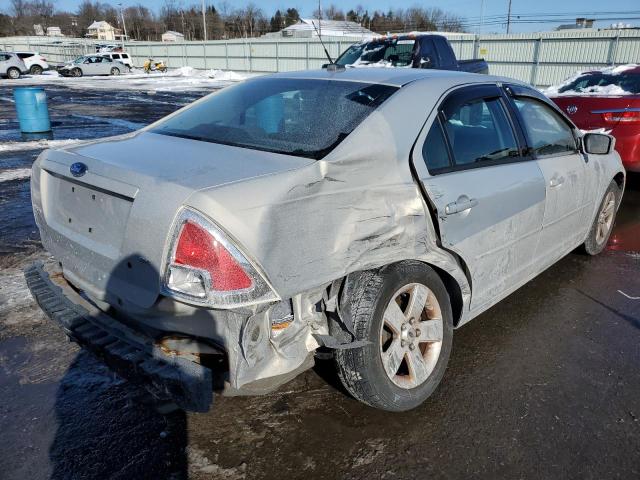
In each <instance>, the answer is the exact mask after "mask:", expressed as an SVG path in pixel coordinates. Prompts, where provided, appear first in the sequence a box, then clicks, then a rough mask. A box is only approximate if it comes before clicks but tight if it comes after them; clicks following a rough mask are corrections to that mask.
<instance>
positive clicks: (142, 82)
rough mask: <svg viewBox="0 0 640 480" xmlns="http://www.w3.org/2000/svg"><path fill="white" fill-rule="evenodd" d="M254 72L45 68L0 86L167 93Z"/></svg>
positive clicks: (225, 82)
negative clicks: (91, 72)
mask: <svg viewBox="0 0 640 480" xmlns="http://www.w3.org/2000/svg"><path fill="white" fill-rule="evenodd" d="M253 75H255V74H242V75H241V74H239V73H236V72H233V71H227V70H206V71H204V70H196V69H195V68H192V67H181V68H176V69H173V70H169V71H167V72H166V73H161V72H152V73H144V72H143V71H142V69H139V68H134V69H133V70H132V71H131V73H126V74H122V75H118V76H91V77H79V78H76V77H63V76H62V75H59V74H58V72H56V71H47V72H44V73H43V74H42V75H24V76H23V77H21V78H19V79H17V80H9V79H7V80H4V81H3V82H2V84H3V85H7V86H16V87H18V86H23V85H39V84H52V83H53V84H57V85H64V86H66V87H69V88H82V89H102V90H120V91H121V90H138V91H147V92H168V91H181V90H195V89H210V88H222V87H225V86H227V85H230V84H232V83H235V82H240V81H242V80H244V79H245V78H247V77H249V76H253Z"/></svg>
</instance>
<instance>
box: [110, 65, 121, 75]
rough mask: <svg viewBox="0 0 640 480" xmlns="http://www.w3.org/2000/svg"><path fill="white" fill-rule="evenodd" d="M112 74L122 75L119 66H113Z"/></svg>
mask: <svg viewBox="0 0 640 480" xmlns="http://www.w3.org/2000/svg"><path fill="white" fill-rule="evenodd" d="M111 75H120V69H119V68H117V67H113V68H112V69H111Z"/></svg>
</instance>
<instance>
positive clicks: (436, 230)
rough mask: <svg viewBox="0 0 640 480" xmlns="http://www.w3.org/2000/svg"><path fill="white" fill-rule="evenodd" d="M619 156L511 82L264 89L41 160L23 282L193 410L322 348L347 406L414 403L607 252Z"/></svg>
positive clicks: (293, 84) (284, 374) (83, 338)
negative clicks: (571, 271) (487, 324)
mask: <svg viewBox="0 0 640 480" xmlns="http://www.w3.org/2000/svg"><path fill="white" fill-rule="evenodd" d="M613 147H614V140H613V139H612V137H610V136H608V135H603V134H591V133H590V134H582V133H581V132H580V131H579V130H578V129H577V128H576V127H575V126H574V125H573V124H572V123H571V122H570V121H569V120H568V119H567V118H566V117H565V116H564V115H563V114H562V112H560V111H559V110H558V109H557V107H556V106H555V105H554V104H553V103H552V102H550V101H549V100H548V99H547V98H546V97H544V96H543V95H541V94H540V93H539V92H538V91H536V90H534V89H532V88H531V87H528V86H526V85H524V84H521V83H519V82H517V81H515V80H509V79H504V78H497V77H491V76H485V75H473V74H465V73H458V72H446V71H428V70H419V69H416V70H406V69H348V70H347V71H340V70H338V71H336V70H335V69H334V70H331V69H328V70H321V71H307V72H296V73H283V74H277V75H272V76H265V77H259V78H255V79H252V80H248V81H246V82H243V83H241V84H238V85H236V86H233V87H229V88H226V89H224V90H222V91H220V92H218V93H214V94H211V95H209V96H207V97H205V98H203V99H201V100H199V101H197V102H195V103H194V104H192V105H190V106H188V107H185V108H184V109H182V110H179V111H178V112H176V113H174V114H172V115H170V116H168V117H167V118H165V119H163V120H161V121H159V122H157V123H155V124H152V125H150V126H148V127H146V128H144V129H142V130H140V131H137V132H134V133H131V134H127V135H122V136H118V137H113V138H109V139H105V140H100V141H92V142H87V143H85V144H82V145H80V146H73V147H67V148H64V149H60V150H47V151H45V152H43V153H42V154H41V155H40V156H39V158H38V159H37V161H36V162H35V163H34V166H33V172H32V180H31V189H32V201H33V210H34V214H35V218H36V222H37V224H38V227H39V229H40V233H41V237H42V243H43V245H44V246H45V247H46V249H47V250H48V251H49V252H50V253H51V254H52V255H53V257H54V258H55V260H56V262H49V263H44V264H42V263H41V264H34V265H32V266H30V267H29V268H28V269H27V270H26V273H25V275H26V278H27V282H28V284H29V287H30V289H31V292H32V293H33V295H34V297H35V298H36V300H37V301H38V303H39V304H40V305H41V307H42V308H43V310H44V311H45V312H46V313H47V314H48V315H49V316H50V317H51V318H52V319H54V320H55V321H56V322H58V323H59V324H60V325H61V326H62V327H63V328H64V330H65V331H66V332H67V333H68V334H69V336H70V337H71V338H72V339H74V340H76V341H77V342H78V343H80V344H81V345H83V346H84V347H85V348H87V349H89V350H91V351H93V352H94V353H96V354H97V355H99V356H100V357H101V358H103V359H104V361H105V362H106V363H107V364H109V365H110V366H111V367H112V368H114V369H115V370H116V371H118V372H120V373H121V374H122V375H123V376H125V377H129V378H135V379H136V381H141V380H143V381H144V382H145V383H146V385H147V387H148V388H149V389H150V390H151V391H152V392H154V393H155V394H156V395H157V396H158V397H159V398H162V399H168V400H171V401H172V402H175V403H176V404H177V405H178V406H180V407H182V408H184V409H188V410H196V411H206V410H207V409H208V408H209V407H210V404H211V402H212V399H213V395H212V392H213V386H214V385H217V386H218V387H219V388H220V389H221V390H222V393H223V394H228V395H238V394H259V393H265V392H268V391H271V390H273V389H275V388H277V387H278V386H280V385H282V384H283V383H284V382H286V381H288V380H290V379H291V378H293V377H294V376H296V375H297V374H299V373H300V372H302V371H304V370H306V369H308V368H310V367H311V366H312V365H313V364H314V358H315V354H316V351H317V350H318V349H320V348H322V349H324V350H325V351H330V352H333V356H334V358H335V362H336V364H337V369H338V373H339V376H340V378H341V380H342V382H343V383H344V386H345V387H346V389H347V390H348V391H349V392H350V393H351V394H352V395H353V396H354V397H355V398H357V399H359V400H361V401H362V402H364V403H366V404H368V405H372V406H374V407H377V408H382V409H386V410H390V411H401V410H407V409H410V408H414V407H416V406H417V405H419V404H420V403H421V402H423V401H424V400H425V399H426V398H427V397H428V396H429V395H430V394H431V393H432V392H433V391H434V390H435V388H436V387H437V385H438V383H439V382H440V380H441V379H442V377H443V374H444V371H445V368H446V365H447V362H448V359H449V355H450V352H451V348H452V340H453V330H454V328H457V327H460V326H462V325H463V324H465V323H466V322H468V321H469V320H471V319H473V318H475V317H477V316H478V315H479V314H480V313H482V312H484V311H485V310H487V309H488V308H489V307H491V306H492V305H494V304H495V303H497V302H498V301H500V300H501V299H503V298H504V297H506V296H507V295H509V294H511V293H512V292H514V291H515V290H516V289H518V288H519V287H521V286H522V285H524V284H525V283H526V282H528V281H529V280H531V279H532V278H533V277H535V276H536V275H538V274H539V273H540V272H542V271H543V270H545V269H546V268H548V267H549V266H551V265H552V264H553V263H555V262H557V261H558V260H559V259H560V258H562V257H563V256H564V255H566V254H567V253H569V252H570V251H572V250H573V249H575V248H576V247H579V246H582V248H583V249H584V250H585V251H586V253H588V254H590V255H595V254H597V253H599V252H601V251H602V250H603V249H604V247H605V245H606V243H607V240H608V238H609V234H610V232H611V229H612V226H613V222H614V218H615V215H616V211H617V209H618V206H619V204H620V200H621V196H622V192H623V189H624V183H625V172H624V169H623V167H622V164H621V162H620V158H619V156H618V155H617V154H616V153H615V151H614V149H613ZM158 152H162V154H161V155H158ZM562 320H563V319H562V318H559V319H558V321H562Z"/></svg>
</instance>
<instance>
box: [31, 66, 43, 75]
mask: <svg viewBox="0 0 640 480" xmlns="http://www.w3.org/2000/svg"><path fill="white" fill-rule="evenodd" d="M29 73H31V75H41V74H42V67H41V66H40V65H31V68H30V69H29Z"/></svg>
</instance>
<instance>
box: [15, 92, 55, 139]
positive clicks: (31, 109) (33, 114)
mask: <svg viewBox="0 0 640 480" xmlns="http://www.w3.org/2000/svg"><path fill="white" fill-rule="evenodd" d="M13 98H14V99H15V101H16V112H17V114H18V121H19V122H20V131H22V132H23V133H38V132H48V131H50V130H51V121H50V120H49V109H48V107H47V94H46V93H45V91H44V88H40V87H22V88H16V89H14V90H13Z"/></svg>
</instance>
